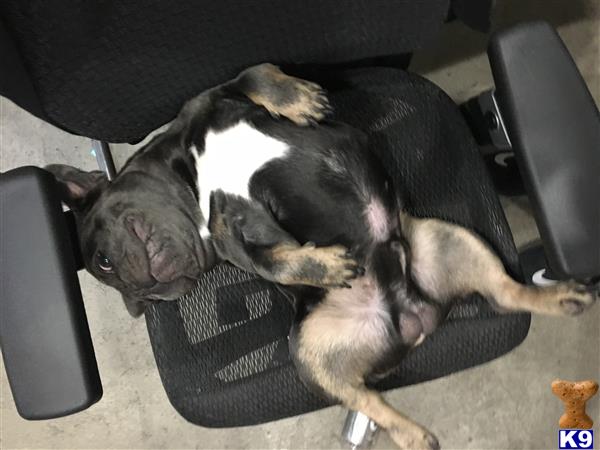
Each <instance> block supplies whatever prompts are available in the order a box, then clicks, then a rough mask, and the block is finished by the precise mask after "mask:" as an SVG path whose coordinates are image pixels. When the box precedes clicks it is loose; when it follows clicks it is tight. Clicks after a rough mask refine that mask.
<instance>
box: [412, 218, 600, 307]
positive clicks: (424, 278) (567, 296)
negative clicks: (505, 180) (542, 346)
mask: <svg viewBox="0 0 600 450" xmlns="http://www.w3.org/2000/svg"><path fill="white" fill-rule="evenodd" d="M400 218H401V222H402V227H403V231H404V233H405V235H406V237H407V239H408V241H409V243H410V247H411V255H412V260H411V262H412V275H413V277H414V278H415V280H416V281H417V283H418V284H419V286H421V288H422V289H423V290H424V291H425V292H426V293H427V294H429V295H430V296H431V297H432V298H434V299H441V300H448V299H450V298H453V297H464V296H467V295H469V294H472V293H480V294H481V295H483V296H485V297H487V298H488V299H489V300H490V301H492V302H494V303H495V304H496V305H497V306H499V307H500V308H502V309H505V310H509V311H529V312H533V313H539V314H547V315H557V316H564V315H575V314H578V313H581V312H582V311H584V310H585V309H586V308H588V307H589V306H591V305H592V304H593V303H594V301H595V295H594V293H593V292H591V291H588V290H587V289H586V287H585V286H583V285H580V284H578V283H575V282H573V281H569V282H561V283H557V284H556V285H553V286H548V287H534V286H526V285H522V284H520V283H517V282H516V281H514V280H513V279H512V278H511V277H510V276H509V275H508V274H507V273H506V270H505V269H504V265H503V264H502V261H500V258H498V257H497V256H496V255H495V254H494V253H493V251H492V250H491V249H490V247H489V246H488V245H486V244H485V243H484V242H483V240H482V239H481V238H479V237H478V236H477V235H476V234H475V233H473V232H471V231H469V230H467V229H466V228H463V227H460V226H457V225H453V224H450V223H446V222H443V221H441V220H437V219H417V218H411V217H410V216H408V215H406V214H401V216H400Z"/></svg>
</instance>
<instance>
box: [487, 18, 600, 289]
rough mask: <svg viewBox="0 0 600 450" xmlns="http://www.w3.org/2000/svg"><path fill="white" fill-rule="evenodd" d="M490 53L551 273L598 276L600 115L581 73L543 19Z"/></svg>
mask: <svg viewBox="0 0 600 450" xmlns="http://www.w3.org/2000/svg"><path fill="white" fill-rule="evenodd" d="M488 56H489V59H490V64H491V67H492V72H493V75H494V81H495V84H496V92H495V98H496V100H497V102H498V104H499V108H500V112H501V115H502V117H503V120H504V122H505V125H506V128H507V132H508V136H509V138H510V141H511V144H512V147H513V150H514V152H515V157H516V160H517V164H518V166H519V170H520V172H521V175H522V177H523V181H524V184H525V187H526V189H527V191H528V194H529V196H530V198H531V200H532V205H533V208H534V214H535V218H536V221H537V224H538V228H539V230H540V234H541V237H542V240H543V242H544V249H545V252H546V257H547V259H548V264H549V265H550V269H551V270H552V272H554V273H555V274H556V275H558V276H560V277H574V278H578V279H587V278H591V277H595V276H598V275H600V199H599V196H600V175H599V174H600V115H599V114H598V108H597V107H596V105H595V103H594V100H593V99H592V96H591V95H590V92H589V91H588V89H587V87H586V85H585V82H584V81H583V78H582V77H581V74H580V73H579V71H578V70H577V67H576V66H575V63H574V62H573V59H572V58H571V55H570V54H569V52H568V50H567V49H566V47H565V46H564V44H563V42H562V41H561V39H560V37H559V36H558V34H557V33H556V31H555V30H554V29H553V28H552V27H551V26H550V25H548V24H547V23H545V22H532V23H524V24H521V25H518V26H515V27H513V28H512V29H508V30H506V31H503V32H500V33H498V34H496V35H494V36H493V37H492V39H491V42H490V47H489V49H488Z"/></svg>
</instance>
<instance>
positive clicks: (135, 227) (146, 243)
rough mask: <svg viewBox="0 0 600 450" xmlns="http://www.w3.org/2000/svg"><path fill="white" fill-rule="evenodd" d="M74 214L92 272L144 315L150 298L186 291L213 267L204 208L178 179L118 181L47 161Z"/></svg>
mask: <svg viewBox="0 0 600 450" xmlns="http://www.w3.org/2000/svg"><path fill="white" fill-rule="evenodd" d="M47 170H49V171H50V172H52V173H53V174H54V175H55V177H56V179H57V180H58V182H59V183H60V185H61V187H62V189H63V191H64V199H65V203H67V204H68V206H69V207H70V208H71V209H72V210H73V211H74V212H75V216H76V218H77V228H78V233H79V238H80V244H81V251H82V254H83V259H84V262H85V266H86V268H87V270H88V271H89V272H90V273H91V274H92V275H94V276H95V277H96V278H98V279H99V280H100V281H102V282H104V283H106V284H108V285H110V286H113V287H115V288H116V289H118V290H119V291H120V292H121V293H122V294H123V298H124V300H125V303H126V305H127V308H128V310H129V312H130V313H131V314H132V315H134V316H138V315H140V314H141V313H142V312H143V309H144V307H145V304H146V302H147V301H151V300H173V299H176V298H179V297H181V296H182V295H183V294H185V293H187V292H188V291H189V290H191V289H192V287H193V286H194V284H195V280H196V279H197V277H198V276H199V275H200V273H202V272H203V271H205V270H207V269H208V268H209V267H210V266H211V265H212V264H214V254H213V250H212V247H211V246H210V245H207V244H206V243H204V242H203V241H202V239H201V238H200V235H199V232H198V228H199V218H198V215H199V208H198V205H197V203H196V201H195V199H194V197H193V195H191V194H190V193H189V192H185V191H183V192H181V191H180V187H179V185H178V184H177V183H168V182H164V181H165V180H158V179H153V177H152V175H150V174H146V173H142V172H137V171H132V172H127V173H124V174H120V175H119V176H118V177H117V178H116V179H115V180H114V181H113V182H112V183H110V184H109V183H108V181H107V179H106V178H105V176H104V175H103V174H102V173H101V172H98V171H94V172H83V171H80V170H78V169H75V168H73V167H69V166H63V165H52V166H48V167H47Z"/></svg>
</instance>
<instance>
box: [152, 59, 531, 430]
mask: <svg viewBox="0 0 600 450" xmlns="http://www.w3.org/2000/svg"><path fill="white" fill-rule="evenodd" d="M334 78H335V79H336V80H337V81H336V82H333V83H332V82H331V80H329V81H327V80H321V81H322V82H323V84H325V85H328V86H329V87H330V88H331V89H332V92H331V100H332V103H333V105H334V107H335V110H336V118H338V119H340V120H344V121H346V122H349V123H351V124H353V125H355V126H356V127H358V128H361V129H363V130H365V131H366V132H368V133H369V135H370V142H371V146H372V149H373V151H374V152H376V153H377V154H378V155H379V156H380V157H381V158H382V160H383V161H384V162H385V165H386V167H387V168H388V169H389V171H390V174H392V176H393V177H394V180H395V183H396V184H397V188H398V189H399V191H402V192H403V194H402V195H403V197H404V198H405V200H406V207H407V209H408V210H409V211H411V212H412V213H413V214H416V215H418V216H435V217H440V218H444V219H447V220H450V221H453V222H456V223H459V224H462V225H465V226H468V227H470V228H473V229H475V230H477V231H478V232H479V233H480V234H481V235H483V236H484V237H485V238H487V240H488V241H489V243H490V244H491V245H492V247H494V248H495V249H496V250H497V251H498V252H499V254H500V255H501V256H502V258H503V260H504V262H505V263H506V266H507V267H508V269H509V271H510V272H511V273H512V274H513V275H518V270H519V269H518V261H517V253H516V250H515V248H514V244H513V241H512V238H511V235H510V231H509V229H508V226H507V223H506V220H505V217H504V215H503V212H502V209H501V207H500V204H499V202H498V198H497V196H496V193H495V191H494V188H493V186H492V184H491V182H490V179H489V177H488V175H487V173H486V171H485V168H484V165H483V163H482V160H481V158H480V156H479V154H478V149H477V147H476V145H475V142H474V141H473V138H472V136H471V135H470V133H469V130H468V128H467V127H466V125H465V123H464V122H463V119H462V117H461V116H460V114H459V112H458V109H457V108H456V106H455V105H454V103H453V102H452V100H450V99H449V98H448V97H447V96H446V95H445V94H444V93H443V92H442V91H440V90H439V89H438V88H437V87H436V86H434V85H432V84H431V83H429V82H427V81H426V80H423V79H422V78H419V77H417V76H415V75H411V74H408V73H406V72H403V71H400V70H395V69H368V70H364V69H359V70H353V71H348V72H346V73H338V74H337V75H336V76H335V77H334ZM249 151H251V149H249ZM292 317H293V312H292V308H291V304H290V302H289V301H288V299H287V298H286V297H285V296H284V295H283V294H282V293H281V292H280V291H279V290H278V289H276V288H275V287H274V286H273V285H271V284H269V283H267V282H265V281H263V280H259V279H257V278H256V277H255V276H253V275H250V274H247V273H245V272H242V271H240V270H238V269H236V268H233V267H231V266H229V265H222V266H219V267H217V268H215V269H214V270H213V271H211V272H210V273H207V274H205V275H204V276H203V277H202V279H201V280H200V283H199V284H198V287H197V288H196V290H195V291H194V292H193V293H192V294H190V295H188V296H186V297H185V298H183V299H181V300H179V301H178V302H170V303H162V304H156V305H153V306H152V307H150V308H149V309H148V310H147V312H146V321H147V324H148V331H149V333H150V340H151V342H152V347H153V349H154V355H155V357H156V361H157V364H158V369H159V372H160V375H161V378H162V381H163V384H164V387H165V389H166V391H167V394H168V396H169V399H170V401H171V403H172V404H173V406H174V407H175V408H176V409H177V411H179V413H181V415H182V416H183V417H185V418H186V419H187V420H189V421H190V422H193V423H196V424H200V425H203V426H208V427H226V426H239V425H250V424H256V423H260V422H265V421H270V420H275V419H279V418H283V417H288V416H293V415H297V414H300V413H304V412H307V411H311V410H314V409H317V408H321V407H324V406H326V405H327V402H325V401H323V400H322V399H320V398H318V397H317V396H315V395H313V394H312V393H311V392H309V391H308V390H307V389H306V388H305V387H304V385H303V384H302V383H301V382H300V381H299V379H298V377H297V375H296V372H295V370H294V367H293V365H292V363H291V361H290V359H289V355H288V351H287V333H288V330H289V327H290V323H291V321H292ZM529 321H530V317H529V315H527V314H515V315H497V314H496V313H494V312H493V311H492V310H491V309H490V307H489V306H488V305H487V303H485V302H484V301H483V300H482V299H480V298H478V297H473V298H471V299H469V300H468V301H467V302H465V303H463V304H462V305H461V306H458V307H456V308H455V309H454V310H453V311H452V312H451V316H450V320H449V321H448V322H447V323H446V324H444V325H443V326H442V328H441V329H439V330H438V331H436V333H434V334H433V335H432V336H430V337H429V338H427V339H426V341H425V342H424V343H423V344H422V346H420V347H418V348H417V349H416V350H415V351H414V352H413V353H412V354H411V355H410V356H409V357H408V358H407V359H406V360H405V361H404V362H403V363H402V364H401V366H400V367H399V368H398V369H397V370H396V371H395V373H393V374H392V375H391V376H390V377H388V378H387V379H386V380H384V381H382V382H381V383H380V384H379V386H378V387H379V388H381V389H389V388H392V387H397V386H403V385H408V384H413V383H417V382H420V381H425V380H430V379H433V378H437V377H441V376H444V375H447V374H450V373H452V372H456V371H458V370H461V369H465V368H467V367H471V366H474V365H477V364H481V363H483V362H485V361H488V360H491V359H493V358H496V357H497V356H499V355H502V354H503V353H506V352H507V351H509V350H510V349H512V348H513V347H515V346H516V345H518V344H519V343H520V342H521V341H522V340H523V339H524V338H525V336H526V335H527V331H528V329H529Z"/></svg>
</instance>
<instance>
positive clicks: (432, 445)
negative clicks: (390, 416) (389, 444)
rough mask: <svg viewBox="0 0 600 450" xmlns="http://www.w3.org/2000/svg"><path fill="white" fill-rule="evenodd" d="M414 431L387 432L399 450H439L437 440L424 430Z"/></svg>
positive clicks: (397, 429)
mask: <svg viewBox="0 0 600 450" xmlns="http://www.w3.org/2000/svg"><path fill="white" fill-rule="evenodd" d="M416 428H418V429H416V430H407V429H401V428H391V429H389V430H388V432H389V434H390V437H391V438H392V440H393V441H394V443H395V444H396V445H397V446H398V447H399V448H401V449H406V450H408V449H411V450H412V449H415V450H417V449H418V450H440V443H439V441H438V439H437V438H436V437H435V436H434V435H433V434H432V433H430V432H429V431H427V430H426V429H424V428H421V427H416Z"/></svg>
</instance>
